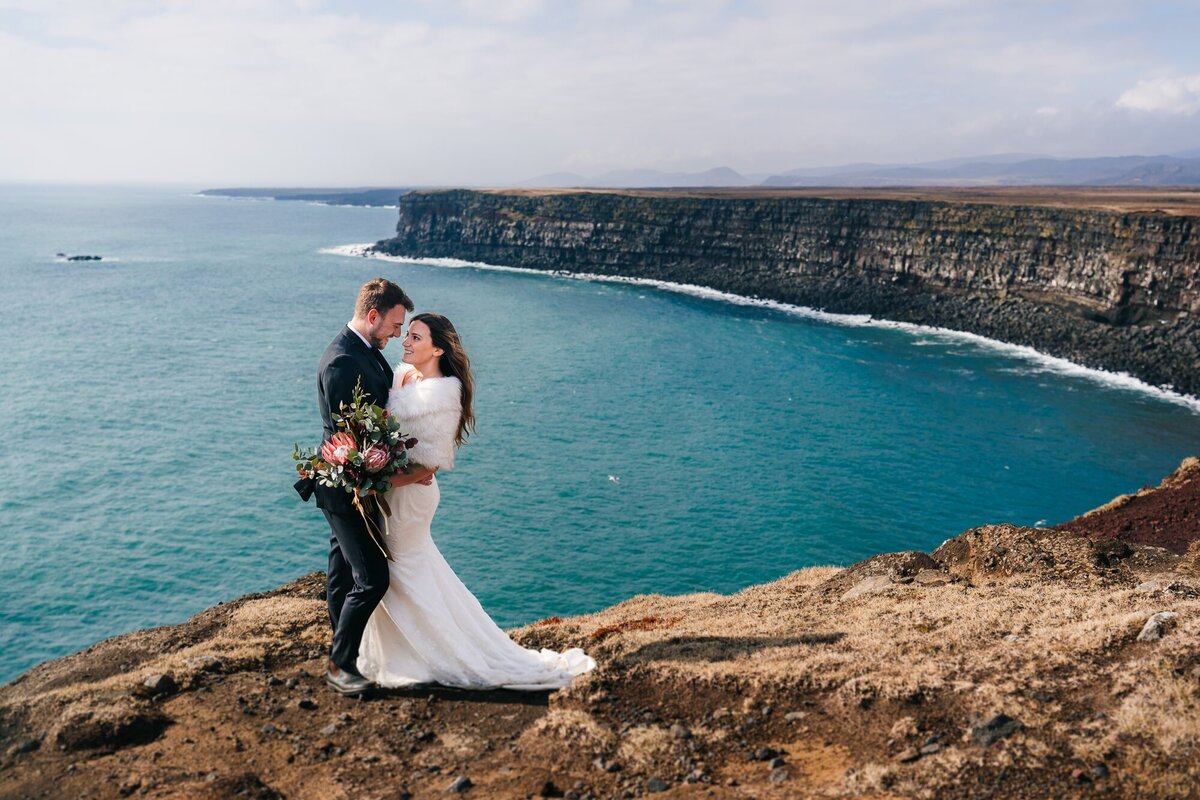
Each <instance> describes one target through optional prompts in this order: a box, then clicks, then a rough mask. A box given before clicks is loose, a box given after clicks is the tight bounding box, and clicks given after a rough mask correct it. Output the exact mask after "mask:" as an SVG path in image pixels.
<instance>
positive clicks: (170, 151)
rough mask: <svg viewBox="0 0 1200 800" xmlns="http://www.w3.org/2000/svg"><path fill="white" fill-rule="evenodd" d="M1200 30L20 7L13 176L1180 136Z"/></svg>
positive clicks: (742, 163)
mask: <svg viewBox="0 0 1200 800" xmlns="http://www.w3.org/2000/svg"><path fill="white" fill-rule="evenodd" d="M1198 32H1200V3H1196V2H1194V1H1193V0H1188V2H1153V0H1142V1H1141V2H1132V1H1131V2H1110V1H1109V0H1086V1H1084V0H1081V1H1080V2H1075V1H1074V0H1070V1H1061V2H1054V1H1053V0H1038V1H1037V2H1026V1H1025V0H1004V1H1001V0H886V2H885V1H884V0H828V1H827V0H362V1H361V2H355V1H354V0H202V1H200V2H192V1H191V0H157V1H154V0H105V2H95V0H54V1H53V2H47V1H46V0H0V181H6V182H27V181H49V182H68V183H71V182H120V183H138V182H145V183H184V184H194V185H196V186H197V187H213V186H233V185H238V186H412V185H448V184H461V185H476V186H479V185H505V184H512V183H516V182H520V181H523V180H527V179H529V178H533V177H535V176H538V175H543V174H547V173H554V172H560V171H566V172H574V173H578V174H582V175H585V176H588V177H593V176H597V175H600V174H602V173H604V172H606V171H608V170H614V169H632V168H652V169H659V170H664V171H669V172H676V171H678V172H692V171H701V170H705V169H709V168H712V167H717V166H727V167H731V168H733V169H735V170H737V171H739V172H741V173H743V174H748V175H766V174H771V173H776V172H783V171H786V170H789V169H794V168H800V167H818V166H830V165H835V164H844V163H853V162H864V161H868V162H876V163H899V164H905V163H914V162H920V161H928V160H936V159H943V158H957V157H964V156H975V155H984V154H995V153H1033V154H1044V155H1050V156H1059V157H1071V156H1106V155H1128V154H1143V155H1155V154H1167V153H1176V152H1182V151H1190V150H1196V149H1197V148H1200V47H1198V46H1196V36H1197V33H1198Z"/></svg>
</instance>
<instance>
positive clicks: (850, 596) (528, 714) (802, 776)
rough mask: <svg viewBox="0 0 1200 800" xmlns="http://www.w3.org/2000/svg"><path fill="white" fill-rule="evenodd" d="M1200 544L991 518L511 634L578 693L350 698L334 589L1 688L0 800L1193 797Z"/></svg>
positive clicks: (264, 602) (318, 585) (306, 586)
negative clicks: (578, 652)
mask: <svg viewBox="0 0 1200 800" xmlns="http://www.w3.org/2000/svg"><path fill="white" fill-rule="evenodd" d="M1188 468H1189V467H1188V464H1187V463H1185V465H1184V467H1183V468H1181V470H1182V472H1184V473H1186V472H1187V470H1188ZM1178 474H1179V473H1177V475H1178ZM1183 485H1184V484H1183V483H1182V482H1180V481H1172V480H1167V481H1164V482H1163V484H1162V486H1161V487H1160V488H1158V489H1155V490H1152V491H1151V492H1150V493H1149V495H1153V494H1154V493H1158V494H1159V495H1161V496H1160V497H1159V499H1169V498H1170V496H1172V495H1173V494H1178V493H1180V492H1181V491H1182V490H1181V488H1180V487H1181V486H1183ZM1149 495H1147V496H1149ZM1178 496H1179V497H1182V498H1187V499H1188V500H1187V501H1188V502H1191V503H1195V502H1196V500H1195V497H1194V495H1189V494H1186V492H1185V493H1183V494H1178ZM1086 519H1088V517H1087V516H1085V517H1083V518H1081V520H1086ZM1077 522H1078V521H1077ZM1189 530H1190V533H1187V535H1185V532H1184V531H1182V530H1165V529H1164V530H1163V531H1160V532H1161V533H1162V534H1163V536H1164V538H1165V540H1169V541H1172V542H1175V541H1181V540H1182V539H1184V538H1187V537H1188V536H1190V538H1191V539H1192V541H1191V542H1190V543H1189V544H1188V546H1187V550H1186V552H1185V554H1184V555H1182V556H1181V555H1177V554H1175V553H1172V552H1170V551H1168V550H1166V549H1163V548H1162V547H1158V546H1154V545H1153V544H1152V543H1146V544H1141V543H1128V542H1121V541H1118V540H1115V539H1112V538H1104V537H1101V538H1090V537H1088V536H1081V535H1079V533H1077V532H1074V531H1069V530H1056V529H1033V528H1020V527H1016V526H1012V525H989V526H985V527H982V528H976V529H973V530H969V531H966V532H965V533H963V534H961V535H959V536H956V537H954V538H953V539H950V540H949V541H947V542H946V543H944V544H943V545H942V546H941V547H939V548H938V549H937V550H935V551H934V552H933V553H930V554H926V553H920V552H915V551H910V552H905V553H889V554H883V555H879V556H875V557H874V558H870V559H867V560H866V561H863V562H860V563H858V564H855V565H853V566H851V567H847V568H844V569H841V568H836V567H816V568H810V569H803V570H800V571H798V572H794V573H792V574H791V575H788V576H786V577H784V578H781V579H780V580H777V581H775V582H773V583H768V584H764V585H761V586H752V587H749V588H747V589H745V590H743V591H741V592H738V593H736V594H733V595H729V596H724V595H717V594H693V595H684V596H680V597H664V596H661V595H646V596H639V597H634V598H631V599H629V600H627V601H625V602H623V603H620V604H618V605H616V606H613V607H612V608H608V609H605V610H604V611H601V612H598V613H596V614H589V615H585V616H580V617H573V618H567V619H559V618H550V619H547V620H543V621H541V622H538V623H534V624H532V625H529V626H527V627H524V628H521V629H519V630H515V631H512V632H511V635H512V636H513V637H514V638H515V639H517V640H518V641H520V642H522V643H523V644H524V645H526V646H529V647H539V646H545V647H554V648H563V647H571V646H581V647H585V648H587V649H588V651H589V652H590V653H591V654H592V655H593V656H595V658H596V659H597V661H598V664H599V666H598V668H597V669H596V670H595V671H594V672H592V673H589V674H588V675H586V676H584V677H583V678H581V679H579V680H578V681H577V682H576V683H575V684H574V685H573V686H572V687H570V688H569V689H566V690H563V691H560V692H554V693H517V692H504V691H490V692H466V691H456V690H450V689H442V688H437V687H424V688H421V689H413V690H408V691H385V692H380V693H379V694H377V695H376V696H375V697H374V698H372V699H369V700H366V701H359V700H353V699H350V698H345V697H341V696H338V695H334V694H332V693H330V692H328V691H327V690H326V689H325V688H324V686H323V684H322V680H321V675H322V670H323V668H324V659H325V645H326V641H327V638H328V622H327V617H326V611H325V604H324V602H323V589H324V580H323V576H322V575H321V574H319V573H315V574H313V575H309V576H306V577H304V578H301V579H299V580H297V581H294V582H292V583H289V584H287V585H286V586H283V587H280V588H279V589H277V590H275V591H273V592H267V593H263V594H253V595H248V596H246V597H242V598H239V599H237V600H234V601H233V602H230V603H227V604H223V605H219V606H217V607H214V608H210V609H208V610H207V611H204V612H202V613H201V614H198V615H196V616H195V617H194V618H192V619H191V620H189V621H188V622H186V623H183V624H181V625H174V626H168V627H163V628H155V629H153V630H146V631H139V632H137V633H132V634H128V635H125V636H119V637H116V638H113V639H109V640H107V641H104V642H101V643H99V644H96V645H93V646H92V647H89V648H87V649H86V650H83V651H81V652H79V653H76V654H74V655H71V656H68V657H66V658H62V659H58V660H56V661H51V662H47V663H45V664H42V665H40V666H38V667H35V668H34V669H32V670H30V671H29V672H27V673H26V674H24V675H22V676H21V677H20V678H18V679H17V680H15V681H13V682H12V683H10V684H8V685H6V686H3V687H0V754H2V755H0V797H95V798H110V797H111V798H118V797H124V796H149V797H157V798H214V799H215V798H225V797H269V798H313V800H316V799H317V798H329V797H405V796H412V797H442V796H447V795H454V794H459V793H461V794H463V795H465V796H467V797H488V798H492V797H498V798H526V797H529V796H563V797H577V798H583V797H587V796H591V797H594V798H600V797H604V798H607V797H623V796H635V797H638V796H643V795H647V794H656V793H658V792H664V793H666V794H669V795H671V796H681V797H692V796H696V797H707V796H712V797H722V798H733V797H750V796H758V797H826V798H827V797H881V798H882V797H985V796H986V797H992V798H1043V797H1063V796H1077V795H1078V794H1079V791H1080V788H1081V787H1085V786H1086V787H1088V788H1089V791H1093V792H1094V793H1095V794H1096V795H1098V796H1103V797H1116V798H1141V797H1155V798H1159V797H1163V798H1169V797H1179V798H1186V797H1194V796H1195V790H1196V786H1197V785H1198V782H1200V761H1198V760H1197V759H1196V758H1195V757H1194V754H1195V752H1196V748H1197V747H1200V696H1198V694H1197V691H1196V687H1197V685H1198V683H1197V682H1198V681H1200V542H1197V541H1195V539H1196V538H1197V537H1200V530H1198V529H1196V528H1195V527H1191V528H1190V529H1189ZM1080 532H1082V533H1086V532H1087V531H1086V530H1083V531H1080ZM1151 622H1153V623H1154V624H1153V625H1150V624H1149V623H1151ZM1150 627H1153V628H1154V629H1155V630H1156V635H1146V634H1145V633H1144V631H1145V630H1146V629H1147V628H1150Z"/></svg>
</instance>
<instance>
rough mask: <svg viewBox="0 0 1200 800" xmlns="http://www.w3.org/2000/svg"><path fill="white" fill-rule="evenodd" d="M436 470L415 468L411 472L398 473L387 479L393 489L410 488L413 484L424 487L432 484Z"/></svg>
mask: <svg viewBox="0 0 1200 800" xmlns="http://www.w3.org/2000/svg"><path fill="white" fill-rule="evenodd" d="M436 472H437V469H436V468H434V469H429V468H428V467H417V468H416V469H414V470H413V471H412V472H400V473H397V474H395V475H393V476H392V477H390V478H388V483H390V484H391V485H392V488H393V489H398V488H400V487H401V486H411V485H412V484H414V483H421V484H424V485H426V486H428V485H429V484H431V483H433V476H434V474H435V473H436Z"/></svg>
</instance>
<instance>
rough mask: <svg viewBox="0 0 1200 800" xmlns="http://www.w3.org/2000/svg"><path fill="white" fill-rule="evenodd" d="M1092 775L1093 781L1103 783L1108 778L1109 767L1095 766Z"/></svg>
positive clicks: (1104, 765) (1101, 764)
mask: <svg viewBox="0 0 1200 800" xmlns="http://www.w3.org/2000/svg"><path fill="white" fill-rule="evenodd" d="M1091 773H1092V778H1093V779H1095V780H1098V781H1102V780H1104V779H1105V778H1107V777H1108V765H1107V764H1104V763H1100V764H1095V765H1093V766H1092V769H1091Z"/></svg>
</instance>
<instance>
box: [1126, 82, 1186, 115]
mask: <svg viewBox="0 0 1200 800" xmlns="http://www.w3.org/2000/svg"><path fill="white" fill-rule="evenodd" d="M1117 106H1119V107H1120V108H1129V109H1133V110H1135V111H1156V112H1161V113H1166V114H1188V115H1191V114H1195V113H1196V112H1197V111H1200V75H1189V76H1185V77H1182V78H1157V79H1155V80H1150V81H1138V83H1137V86H1134V87H1133V88H1132V89H1129V90H1128V91H1126V92H1124V93H1123V94H1122V95H1121V96H1120V97H1119V98H1118V99H1117Z"/></svg>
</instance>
